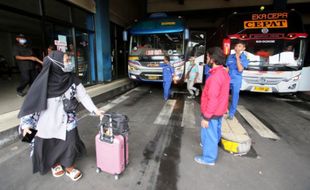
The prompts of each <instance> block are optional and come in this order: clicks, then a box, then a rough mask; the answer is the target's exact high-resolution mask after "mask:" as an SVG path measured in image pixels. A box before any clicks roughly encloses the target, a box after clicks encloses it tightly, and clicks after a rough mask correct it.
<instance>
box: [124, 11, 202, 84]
mask: <svg viewBox="0 0 310 190" xmlns="http://www.w3.org/2000/svg"><path fill="white" fill-rule="evenodd" d="M129 34H130V40H129V57H128V76H129V78H130V79H133V80H138V81H151V82H162V68H161V67H160V66H159V64H160V63H161V62H163V59H164V55H168V56H169V57H170V60H171V61H170V62H171V64H172V66H173V67H174V70H175V78H174V79H175V81H176V82H180V81H182V80H183V79H184V74H185V72H186V66H187V64H188V63H187V60H188V58H189V56H196V63H197V64H200V66H199V70H200V75H199V80H198V82H199V83H200V82H202V77H203V76H202V73H203V66H202V64H201V63H203V62H204V51H205V34H204V33H203V32H200V33H199V32H189V30H188V29H186V28H185V25H184V21H183V19H182V18H179V17H168V16H167V15H166V14H164V13H155V14H152V15H151V16H150V17H149V18H147V19H144V20H141V21H139V22H137V23H135V24H134V25H133V26H132V27H131V28H130V30H129ZM191 36H192V37H191Z"/></svg>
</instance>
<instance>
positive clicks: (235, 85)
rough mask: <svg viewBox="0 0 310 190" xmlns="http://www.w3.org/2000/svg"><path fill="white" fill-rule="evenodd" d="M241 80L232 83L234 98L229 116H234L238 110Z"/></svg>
mask: <svg viewBox="0 0 310 190" xmlns="http://www.w3.org/2000/svg"><path fill="white" fill-rule="evenodd" d="M240 88H241V82H236V83H230V90H231V95H232V100H231V104H230V108H229V117H233V116H234V115H235V113H236V111H237V106H238V101H239V93H240Z"/></svg>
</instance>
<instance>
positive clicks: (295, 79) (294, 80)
mask: <svg viewBox="0 0 310 190" xmlns="http://www.w3.org/2000/svg"><path fill="white" fill-rule="evenodd" d="M299 77H300V74H298V75H296V76H294V77H292V78H288V79H285V80H284V81H285V82H289V81H293V82H296V81H298V80H299Z"/></svg>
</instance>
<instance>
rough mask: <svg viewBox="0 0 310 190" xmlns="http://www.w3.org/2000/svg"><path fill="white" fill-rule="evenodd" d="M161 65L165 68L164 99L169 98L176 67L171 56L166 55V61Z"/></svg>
mask: <svg viewBox="0 0 310 190" xmlns="http://www.w3.org/2000/svg"><path fill="white" fill-rule="evenodd" d="M160 66H161V67H162V68H163V88H164V100H166V101H167V100H168V98H169V96H170V88H171V82H172V79H173V76H174V69H173V67H172V66H171V64H170V57H169V56H167V55H165V56H164V63H161V64H160Z"/></svg>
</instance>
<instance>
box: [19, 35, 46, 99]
mask: <svg viewBox="0 0 310 190" xmlns="http://www.w3.org/2000/svg"><path fill="white" fill-rule="evenodd" d="M15 39H16V42H17V44H16V46H14V49H13V55H14V57H15V59H16V62H17V66H18V68H19V71H20V83H19V86H18V87H17V89H16V90H17V95H19V96H24V95H25V94H26V93H24V92H23V90H24V89H25V88H26V86H27V85H29V86H30V85H31V84H32V82H33V81H34V79H35V74H36V72H35V64H34V61H35V62H38V63H40V64H43V62H42V61H41V60H40V59H38V58H37V57H35V56H33V52H32V50H31V48H30V47H28V46H27V45H26V44H27V39H26V38H25V36H24V35H23V34H19V35H17V36H16V38H15Z"/></svg>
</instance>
